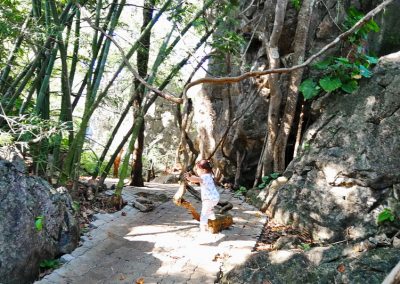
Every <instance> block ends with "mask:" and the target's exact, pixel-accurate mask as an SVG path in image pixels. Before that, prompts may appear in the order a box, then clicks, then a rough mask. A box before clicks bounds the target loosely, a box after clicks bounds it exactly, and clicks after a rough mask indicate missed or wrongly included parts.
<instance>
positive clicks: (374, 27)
mask: <svg viewBox="0 0 400 284" xmlns="http://www.w3.org/2000/svg"><path fill="white" fill-rule="evenodd" d="M365 27H367V28H368V30H369V31H374V32H376V33H377V32H379V30H380V29H379V26H378V24H377V23H376V22H375V21H374V20H370V21H368V22H367V24H366V25H365Z"/></svg>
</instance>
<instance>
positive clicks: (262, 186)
mask: <svg viewBox="0 0 400 284" xmlns="http://www.w3.org/2000/svg"><path fill="white" fill-rule="evenodd" d="M257 187H258V188H259V189H263V188H265V187H266V184H265V183H260V184H259V185H258V186H257Z"/></svg>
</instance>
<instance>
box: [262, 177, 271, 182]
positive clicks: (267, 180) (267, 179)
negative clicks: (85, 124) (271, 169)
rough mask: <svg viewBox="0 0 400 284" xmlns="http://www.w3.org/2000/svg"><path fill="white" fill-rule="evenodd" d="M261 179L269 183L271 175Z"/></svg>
mask: <svg viewBox="0 0 400 284" xmlns="http://www.w3.org/2000/svg"><path fill="white" fill-rule="evenodd" d="M261 180H262V181H263V182H265V183H268V182H269V180H270V177H269V176H263V177H262V178H261Z"/></svg>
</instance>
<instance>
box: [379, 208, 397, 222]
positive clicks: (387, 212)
mask: <svg viewBox="0 0 400 284" xmlns="http://www.w3.org/2000/svg"><path fill="white" fill-rule="evenodd" d="M394 219H395V216H394V215H393V212H392V210H391V209H390V208H385V209H383V210H382V212H381V213H379V214H378V218H377V222H378V224H379V223H382V222H385V221H390V222H393V221H394Z"/></svg>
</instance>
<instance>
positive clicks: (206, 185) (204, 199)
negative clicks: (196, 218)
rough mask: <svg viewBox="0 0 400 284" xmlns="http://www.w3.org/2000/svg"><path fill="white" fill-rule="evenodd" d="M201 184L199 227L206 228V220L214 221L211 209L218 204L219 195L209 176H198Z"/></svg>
mask: <svg viewBox="0 0 400 284" xmlns="http://www.w3.org/2000/svg"><path fill="white" fill-rule="evenodd" d="M200 178H201V182H200V188H201V203H202V208H201V214H200V226H206V225H207V224H208V219H210V220H215V214H214V212H213V208H214V207H215V205H217V204H218V201H219V193H218V190H217V187H216V186H215V183H214V179H213V177H212V175H211V174H202V175H200Z"/></svg>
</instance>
